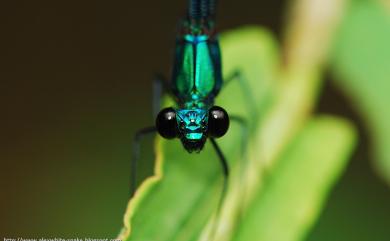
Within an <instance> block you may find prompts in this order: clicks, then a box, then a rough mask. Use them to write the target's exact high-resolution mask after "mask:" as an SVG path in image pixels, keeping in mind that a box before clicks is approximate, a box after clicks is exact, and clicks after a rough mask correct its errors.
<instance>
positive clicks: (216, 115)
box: [208, 106, 229, 137]
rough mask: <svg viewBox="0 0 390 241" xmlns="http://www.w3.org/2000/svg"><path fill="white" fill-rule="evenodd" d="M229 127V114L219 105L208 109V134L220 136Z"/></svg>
mask: <svg viewBox="0 0 390 241" xmlns="http://www.w3.org/2000/svg"><path fill="white" fill-rule="evenodd" d="M228 129H229V115H228V113H227V112H226V111H225V110H224V109H223V108H221V107H219V106H213V107H211V108H210V110H209V123H208V134H209V136H211V137H221V136H223V135H225V134H226V132H227V131H228Z"/></svg>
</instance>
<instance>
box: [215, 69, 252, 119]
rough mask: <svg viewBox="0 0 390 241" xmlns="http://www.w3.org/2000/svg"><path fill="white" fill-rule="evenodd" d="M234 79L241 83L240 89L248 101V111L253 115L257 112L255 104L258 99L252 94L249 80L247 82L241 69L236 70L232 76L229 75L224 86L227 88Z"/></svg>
mask: <svg viewBox="0 0 390 241" xmlns="http://www.w3.org/2000/svg"><path fill="white" fill-rule="evenodd" d="M233 80H236V81H238V84H239V86H240V89H241V91H242V93H243V96H244V98H245V99H246V100H245V101H246V104H247V106H248V111H249V112H250V114H251V115H254V114H256V113H257V108H256V105H255V103H256V99H255V98H254V96H253V95H252V91H251V88H250V86H249V85H248V82H247V80H246V78H245V76H244V74H243V73H242V72H241V71H239V70H236V71H234V72H233V73H232V74H231V75H230V76H228V77H227V78H226V79H225V81H224V83H223V88H226V87H227V86H229V84H230V83H232V81H233Z"/></svg>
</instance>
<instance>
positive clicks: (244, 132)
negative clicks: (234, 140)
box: [229, 115, 249, 156]
mask: <svg viewBox="0 0 390 241" xmlns="http://www.w3.org/2000/svg"><path fill="white" fill-rule="evenodd" d="M229 118H230V121H232V122H236V123H237V124H238V125H239V126H240V128H241V155H242V156H243V155H244V151H245V147H246V145H247V143H248V134H249V127H248V122H247V120H246V119H245V118H244V117H241V116H238V115H231V116H230V117H229Z"/></svg>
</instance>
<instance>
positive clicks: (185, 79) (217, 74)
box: [131, 0, 245, 194]
mask: <svg viewBox="0 0 390 241" xmlns="http://www.w3.org/2000/svg"><path fill="white" fill-rule="evenodd" d="M215 8H216V0H189V7H188V12H187V16H186V17H185V18H184V19H183V20H182V21H181V23H180V27H179V31H178V35H177V39H176V48H175V56H174V64H173V71H172V77H171V81H170V82H169V83H168V82H167V81H165V80H164V78H161V77H159V78H157V79H156V81H155V88H154V92H155V93H154V96H155V97H157V98H155V101H154V102H155V106H157V107H159V106H160V105H159V100H160V97H161V93H162V91H165V92H166V93H168V94H169V95H170V96H171V97H172V98H173V99H174V101H175V103H176V106H173V107H169V108H165V109H163V110H161V111H159V113H158V114H157V117H156V123H155V125H154V126H151V127H146V128H144V129H141V130H139V131H138V132H137V134H136V135H135V138H134V142H133V158H132V187H131V188H132V190H131V193H132V194H133V193H134V190H135V181H136V180H135V177H136V164H137V160H138V159H139V143H140V140H141V138H142V137H143V136H145V135H147V134H151V133H155V132H158V133H159V134H160V135H161V136H162V137H163V138H166V139H174V138H178V139H180V141H181V143H182V144H183V147H184V148H185V149H186V150H187V151H188V152H189V153H193V152H200V151H201V150H202V149H203V147H204V145H205V143H206V140H208V139H209V140H210V142H211V144H212V146H213V148H214V149H215V151H216V153H217V155H218V157H219V160H220V162H221V165H222V170H223V174H224V177H225V178H224V180H225V181H224V189H225V187H226V182H227V178H228V175H229V167H228V162H227V161H226V158H225V156H224V155H223V153H222V150H221V148H220V147H219V145H218V144H217V142H216V141H215V139H216V138H219V137H222V136H224V135H225V134H226V132H227V131H228V128H229V122H230V121H237V122H238V123H240V124H241V125H245V122H244V120H243V119H242V118H240V117H236V116H230V118H229V115H228V113H227V112H226V111H225V110H224V109H223V108H222V107H219V106H215V105H214V100H215V98H216V96H217V95H218V93H219V92H220V90H221V88H222V85H223V83H224V85H226V84H227V83H228V82H229V81H230V80H232V79H234V78H237V77H239V75H238V73H235V74H232V75H231V77H230V78H228V79H227V80H225V81H223V77H222V63H221V53H220V46H219V40H218V35H217V33H216V28H215ZM237 79H240V78H237ZM156 112H157V111H156Z"/></svg>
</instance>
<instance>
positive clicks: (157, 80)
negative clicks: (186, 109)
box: [152, 74, 169, 118]
mask: <svg viewBox="0 0 390 241" xmlns="http://www.w3.org/2000/svg"><path fill="white" fill-rule="evenodd" d="M164 93H168V94H169V88H168V81H167V80H166V79H165V78H164V76H163V75H161V74H156V75H155V77H154V80H153V106H152V108H153V109H152V110H153V118H156V116H157V114H158V112H159V111H160V109H161V100H162V96H163V94H164Z"/></svg>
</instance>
